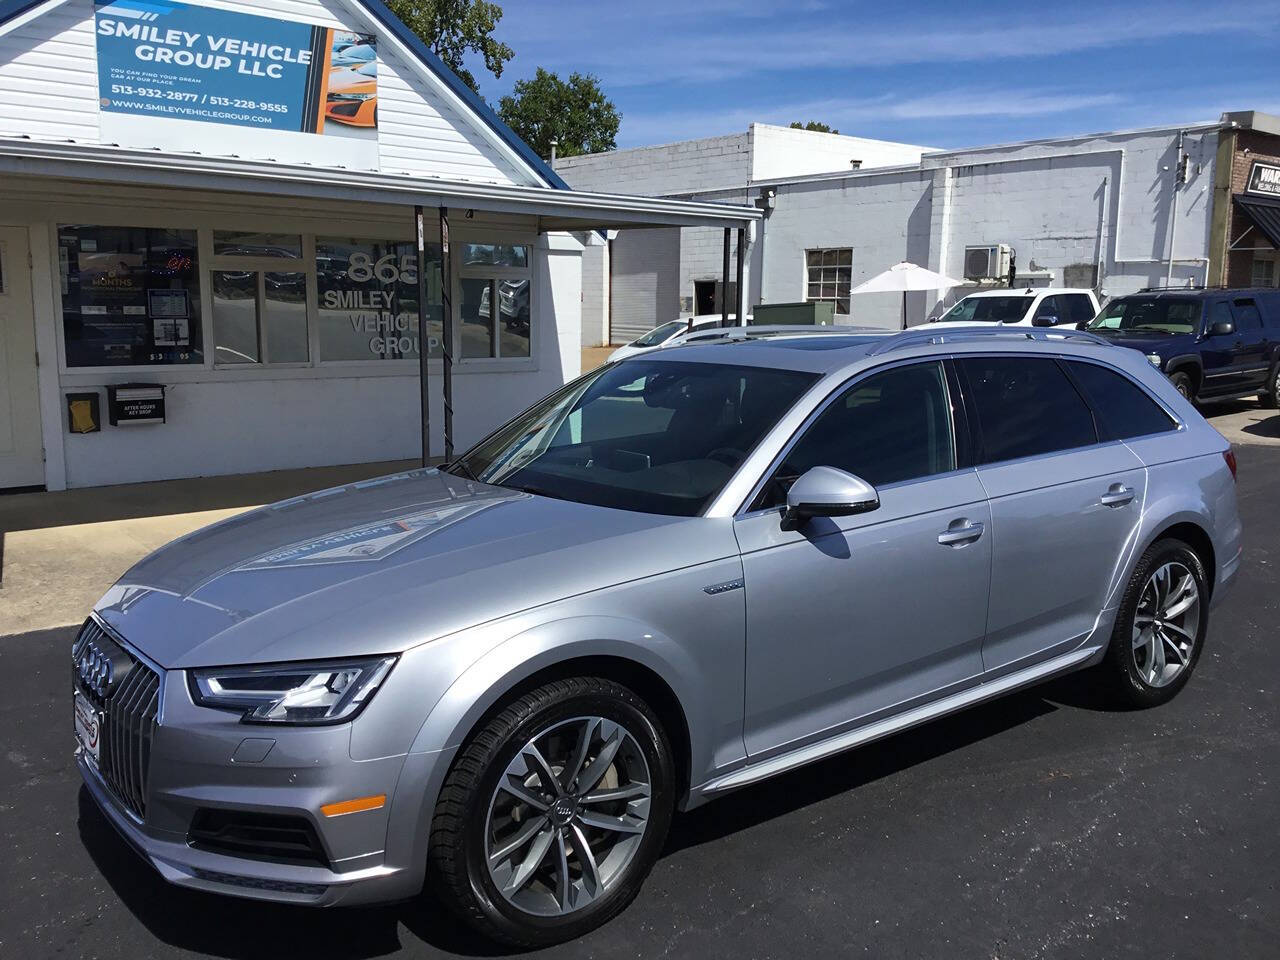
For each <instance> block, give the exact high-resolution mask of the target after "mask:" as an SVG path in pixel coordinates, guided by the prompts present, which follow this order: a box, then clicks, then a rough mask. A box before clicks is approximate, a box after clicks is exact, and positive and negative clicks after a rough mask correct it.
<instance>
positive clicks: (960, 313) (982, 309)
mask: <svg viewBox="0 0 1280 960" xmlns="http://www.w3.org/2000/svg"><path fill="white" fill-rule="evenodd" d="M1099 309H1101V304H1099V303H1098V298H1097V297H1096V296H1094V294H1093V291H1092V290H1085V289H1077V288H1071V287H1039V288H1035V287H1026V288H1025V289H1019V288H1013V289H1010V288H1008V287H998V288H995V289H991V290H978V291H976V292H974V293H971V294H969V295H968V296H967V297H965V298H964V299H963V300H961V301H960V302H959V303H957V304H956V305H955V306H954V307H952V308H951V309H950V310H948V311H947V312H946V313H944V314H943V315H942V316H941V317H939V318H938V319H937V320H934V321H933V323H935V324H937V325H939V326H947V327H961V326H964V327H973V326H986V325H987V324H993V323H995V324H1001V325H1003V326H1006V327H1007V326H1024V327H1031V326H1035V327H1057V326H1063V325H1069V326H1071V327H1074V326H1075V325H1076V324H1077V323H1088V322H1089V321H1090V320H1092V319H1093V318H1094V317H1096V316H1097V315H1098V311H1099Z"/></svg>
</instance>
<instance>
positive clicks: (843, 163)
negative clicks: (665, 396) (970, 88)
mask: <svg viewBox="0 0 1280 960" xmlns="http://www.w3.org/2000/svg"><path fill="white" fill-rule="evenodd" d="M928 149H929V148H927V147H919V146H912V145H911V144H905V143H891V142H889V141H885V140H867V139H865V138H862V137H846V136H841V135H836V134H829V133H813V132H811V131H808V130H793V129H791V128H789V127H778V126H772V125H770V124H764V123H753V124H751V126H750V127H749V128H748V129H747V130H746V131H745V132H743V133H735V134H732V135H730V136H724V137H708V138H706V139H702V140H689V141H685V142H683V143H670V144H664V145H661V146H653V147H638V148H636V149H632V150H617V151H614V152H612V153H602V154H589V155H587V156H578V157H567V158H561V159H559V160H557V161H556V165H555V166H556V172H557V173H559V174H560V175H561V176H562V177H563V178H564V179H565V181H566V182H567V183H568V184H569V185H570V186H572V187H573V188H574V189H576V190H618V191H625V192H627V193H636V194H640V195H643V196H661V197H681V198H692V197H695V196H696V197H697V198H698V199H700V200H708V201H710V200H714V201H715V202H719V203H735V204H737V203H747V202H749V201H750V199H751V197H752V196H754V191H753V189H752V185H753V184H755V183H759V182H762V181H765V180H769V179H771V178H775V177H798V176H803V175H806V174H813V173H826V172H830V171H832V170H852V169H854V168H855V167H857V168H861V169H868V168H875V167H885V166H892V165H899V164H906V163H916V162H918V161H919V159H920V157H921V156H922V154H924V153H925V152H926V151H927V150H928ZM736 250H737V248H736V245H733V244H731V255H732V256H736ZM723 251H724V240H723V235H722V233H721V232H720V231H719V230H717V229H714V228H694V229H688V230H682V231H672V230H662V231H654V232H652V233H643V232H641V231H634V232H632V233H629V234H627V235H626V236H625V237H624V238H622V239H620V240H614V241H613V243H612V252H610V249H609V248H606V247H604V246H603V245H596V246H593V247H589V248H588V249H587V251H586V254H585V255H584V258H583V284H584V287H585V286H588V285H591V286H593V287H594V286H596V285H601V286H603V287H605V289H608V288H609V286H610V284H609V282H608V280H609V278H610V277H611V278H612V284H611V286H612V294H611V297H609V298H606V299H605V300H604V302H603V304H602V306H603V308H604V309H603V310H602V311H601V312H592V311H589V310H587V309H586V302H585V300H584V309H583V344H584V345H585V346H591V345H594V344H598V343H605V342H608V340H609V338H610V333H611V335H612V339H613V340H614V341H615V342H620V341H622V340H628V339H631V338H632V337H634V336H636V335H638V334H640V333H643V332H644V331H645V330H648V329H649V328H650V327H652V326H655V325H656V324H657V323H659V322H661V320H664V319H670V317H673V316H675V315H676V314H677V313H678V312H680V311H683V312H685V313H689V312H693V311H695V310H697V311H698V312H704V313H711V312H714V311H715V310H718V309H720V299H719V298H720V290H719V284H720V282H721V271H722V267H723ZM610 256H612V258H613V263H612V268H611V269H610V264H609V258H610ZM597 280H598V281H599V283H598V284H597ZM729 301H730V303H731V304H732V303H733V302H734V291H733V289H732V288H731V289H730V292H729ZM752 302H754V301H752ZM659 315H660V316H659ZM655 318H656V319H655Z"/></svg>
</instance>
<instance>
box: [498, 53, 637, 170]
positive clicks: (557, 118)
mask: <svg viewBox="0 0 1280 960" xmlns="http://www.w3.org/2000/svg"><path fill="white" fill-rule="evenodd" d="M498 115H499V116H500V117H502V119H503V121H504V122H505V123H506V124H507V126H509V127H510V128H511V129H512V130H514V131H515V132H516V133H517V134H519V136H520V138H521V139H522V140H524V142H525V143H527V144H529V146H531V147H532V148H533V149H534V151H535V152H536V153H537V154H538V155H539V156H541V157H548V156H550V155H551V141H552V140H556V141H557V144H556V153H557V155H558V156H561V157H573V156H577V155H578V154H581V153H603V152H604V151H606V150H612V149H613V148H614V146H615V145H616V138H617V136H618V124H619V123H621V122H622V115H621V114H620V113H618V108H617V107H615V106H614V105H613V101H612V100H610V99H609V98H608V97H606V96H605V95H604V91H603V90H601V89H600V80H599V78H598V77H595V76H592V75H591V74H581V73H572V74H570V75H569V79H568V81H565V80H561V79H560V77H559V76H557V75H556V74H554V73H550V72H549V71H546V70H543V69H542V68H541V67H539V68H538V72H537V73H536V74H534V76H533V78H532V79H530V80H519V81H517V82H516V85H515V87H514V89H513V90H512V91H511V93H510V94H508V95H507V96H505V97H503V98H502V100H501V101H500V102H499V104H498Z"/></svg>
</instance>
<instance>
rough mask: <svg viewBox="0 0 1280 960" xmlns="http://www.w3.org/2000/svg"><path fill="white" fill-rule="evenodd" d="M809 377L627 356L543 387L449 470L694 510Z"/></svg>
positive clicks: (666, 509)
mask: <svg viewBox="0 0 1280 960" xmlns="http://www.w3.org/2000/svg"><path fill="white" fill-rule="evenodd" d="M816 379H817V376H816V375H815V374H811V373H803V372H799V371H793V370H772V369H767V368H763V367H736V366H722V365H719V364H709V363H681V362H670V361H658V360H651V359H650V358H649V357H648V356H640V357H635V358H632V359H630V360H625V361H622V362H620V363H614V364H609V365H607V366H604V367H601V368H600V369H599V370H597V371H594V372H592V373H589V374H587V376H585V377H582V378H581V379H579V380H577V381H575V382H573V383H571V384H569V385H568V386H566V387H564V388H563V389H561V390H559V391H558V392H556V393H554V394H552V395H551V396H550V397H548V398H547V399H545V400H543V401H542V402H541V403H539V404H536V405H535V406H533V407H531V408H530V409H529V410H527V411H526V412H524V413H523V414H521V415H520V416H519V417H517V418H516V419H515V420H513V421H511V423H509V424H507V425H506V426H505V427H502V428H501V429H500V430H498V431H497V432H496V433H494V434H493V435H492V436H490V437H488V438H487V439H485V440H483V441H481V442H480V443H479V444H477V445H476V446H475V447H473V448H472V449H471V450H470V451H469V452H467V453H466V454H464V455H463V456H462V457H460V458H459V459H458V460H456V461H454V463H453V464H451V465H450V467H449V468H448V469H449V470H450V472H452V473H455V474H458V475H459V476H465V477H469V478H471V479H475V480H480V481H482V482H484V483H492V484H496V485H498V486H503V487H510V488H512V489H516V490H525V491H527V492H530V493H535V494H541V495H544V496H548V497H556V498H558V499H562V500H574V501H577V502H579V503H590V504H595V505H597V506H602V507H616V508H619V509H623V510H636V511H640V512H642V513H658V514H665V515H668V516H696V515H697V514H698V513H700V512H701V511H702V509H703V508H704V507H705V506H706V505H707V503H709V502H710V501H711V499H712V498H713V497H714V496H715V495H716V494H718V493H719V492H720V491H721V489H723V487H724V485H725V484H726V483H728V481H729V478H730V477H732V476H733V474H734V471H735V470H736V469H737V467H738V465H739V464H740V463H741V462H742V461H743V460H744V459H745V458H746V456H747V454H749V453H750V452H751V451H752V450H753V449H755V447H756V444H758V443H759V442H760V440H761V438H762V437H763V436H764V435H765V433H766V432H767V431H768V430H769V429H770V428H771V427H772V426H773V425H774V424H775V423H777V422H778V420H779V419H780V418H781V417H782V415H783V413H785V412H786V411H787V410H788V409H790V407H791V405H792V404H794V403H795V402H796V400H797V398H799V396H800V395H801V394H802V393H803V392H804V391H805V390H806V389H807V388H808V387H809V386H810V385H811V384H813V382H814V381H815V380H816Z"/></svg>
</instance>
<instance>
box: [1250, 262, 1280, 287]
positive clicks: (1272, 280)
mask: <svg viewBox="0 0 1280 960" xmlns="http://www.w3.org/2000/svg"><path fill="white" fill-rule="evenodd" d="M1276 276H1277V270H1276V261H1275V260H1274V259H1271V258H1269V257H1255V258H1254V260H1253V286H1255V287H1274V286H1276Z"/></svg>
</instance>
